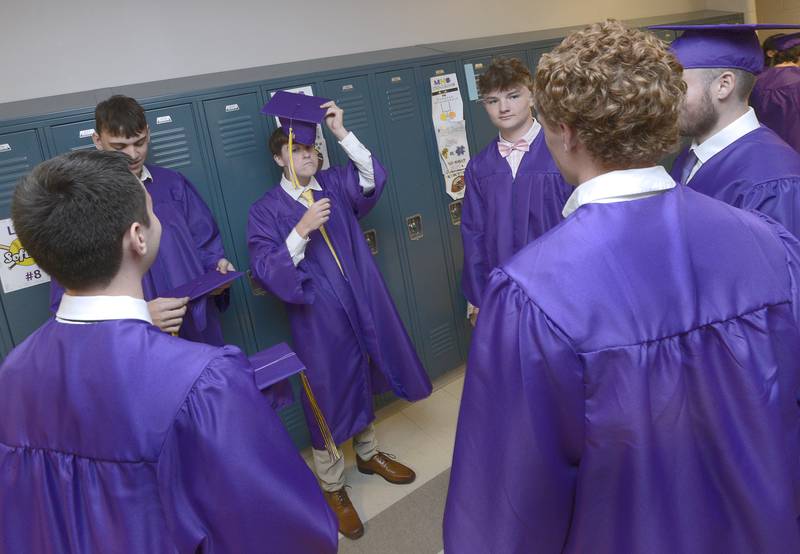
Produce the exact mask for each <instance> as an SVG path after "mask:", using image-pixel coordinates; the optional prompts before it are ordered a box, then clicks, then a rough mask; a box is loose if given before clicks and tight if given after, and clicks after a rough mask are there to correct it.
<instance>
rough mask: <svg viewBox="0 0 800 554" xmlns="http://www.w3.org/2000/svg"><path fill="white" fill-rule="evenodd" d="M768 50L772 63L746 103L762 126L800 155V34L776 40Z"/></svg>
mask: <svg viewBox="0 0 800 554" xmlns="http://www.w3.org/2000/svg"><path fill="white" fill-rule="evenodd" d="M770 38H772V37H770ZM772 47H773V48H774V49H775V56H774V57H773V60H774V62H775V63H774V65H773V67H770V68H769V69H767V70H766V71H764V73H762V74H761V75H759V76H758V80H757V81H756V84H755V86H754V87H753V93H752V94H751V95H750V104H751V105H752V106H753V109H754V110H755V112H756V115H757V116H758V119H759V120H760V121H761V122H762V123H763V124H764V125H766V126H767V127H769V128H770V129H772V130H773V131H775V132H776V133H778V136H780V137H781V138H782V139H783V140H785V141H786V142H787V143H789V144H790V145H791V146H792V147H793V148H794V149H795V150H797V151H798V152H800V33H792V34H790V35H783V36H781V37H778V38H776V39H774V40H773V41H772Z"/></svg>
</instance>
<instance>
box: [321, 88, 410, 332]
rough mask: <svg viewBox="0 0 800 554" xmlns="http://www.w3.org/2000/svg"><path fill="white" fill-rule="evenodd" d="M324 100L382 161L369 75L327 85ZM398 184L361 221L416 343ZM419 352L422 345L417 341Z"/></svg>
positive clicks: (337, 156)
mask: <svg viewBox="0 0 800 554" xmlns="http://www.w3.org/2000/svg"><path fill="white" fill-rule="evenodd" d="M319 94H320V96H324V97H326V98H331V99H333V100H335V101H336V104H337V105H339V106H340V107H341V108H342V109H344V125H345V127H346V128H347V129H348V130H349V131H352V132H353V133H354V134H355V135H356V136H357V137H358V140H360V141H361V142H362V143H363V144H364V145H365V146H366V147H367V148H368V149H369V150H370V152H372V154H373V156H376V157H377V158H378V159H379V160H381V161H383V160H382V159H381V148H380V144H381V143H380V140H379V138H378V127H377V121H376V118H375V114H374V113H373V110H372V106H371V104H370V92H369V81H368V78H367V76H366V75H358V76H353V77H349V78H346V79H334V80H330V81H325V82H324V83H323V84H322V88H321V90H320V92H319ZM325 140H326V142H327V144H328V153H329V154H330V157H331V163H332V164H333V163H339V164H344V163H346V162H347V156H346V154H345V153H344V152H343V151H342V148H341V146H339V144H338V142H337V141H336V139H335V138H334V137H333V136H332V135H331V134H330V133H329V132H327V129H326V137H325ZM396 182H397V181H396V180H395V179H394V178H393V177H392V176H391V175H390V176H389V182H388V183H387V188H386V189H385V191H384V193H383V196H382V197H381V199H380V200H379V201H378V204H377V205H376V206H375V207H374V208H373V209H372V211H371V212H370V213H369V214H368V215H367V216H366V217H364V218H363V219H362V220H361V228H362V229H363V231H364V235H365V240H368V242H369V244H370V248H371V249H372V253H373V255H374V256H375V261H376V262H377V264H378V267H379V268H380V270H381V273H382V274H383V279H384V281H385V282H386V286H387V287H388V289H389V292H390V293H391V295H392V299H393V300H394V303H395V305H396V306H397V311H398V312H399V314H400V317H401V318H402V319H403V322H404V323H405V325H406V329H407V330H408V332H409V335H410V336H411V337H412V339H415V333H414V328H413V327H412V326H411V325H410V324H411V322H412V319H411V313H410V311H409V299H408V297H407V295H406V284H405V281H404V277H403V265H402V260H401V257H400V256H401V254H400V248H399V245H398V237H397V231H396V230H397V229H398V228H399V225H398V224H397V223H396V220H395V217H396V216H395V210H394V208H393V201H392V191H391V189H392V187H393V186H395V184H396ZM414 342H415V344H417V347H418V348H419V342H418V341H417V340H414Z"/></svg>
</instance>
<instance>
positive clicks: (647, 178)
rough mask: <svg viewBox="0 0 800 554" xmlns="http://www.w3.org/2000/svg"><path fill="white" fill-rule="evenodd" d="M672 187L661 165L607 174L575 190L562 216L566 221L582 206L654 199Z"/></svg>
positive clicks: (671, 181)
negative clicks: (653, 197)
mask: <svg viewBox="0 0 800 554" xmlns="http://www.w3.org/2000/svg"><path fill="white" fill-rule="evenodd" d="M674 187H675V181H673V180H672V177H670V176H669V173H667V170H666V169H664V168H663V167H661V166H660V165H657V166H654V167H645V168H640V169H622V170H618V171H610V172H608V173H603V174H602V175H598V176H597V177H594V178H593V179H589V180H588V181H586V182H585V183H583V184H582V185H580V186H578V187H576V188H575V190H574V191H573V192H572V194H571V195H570V197H569V199H568V200H567V203H566V204H565V205H564V209H563V210H562V212H561V213H562V214H563V215H564V217H569V216H570V214H571V213H572V212H574V211H575V210H577V209H578V208H580V207H581V206H583V205H584V204H610V203H613V202H628V201H630V200H638V199H640V198H647V197H648V196H654V195H656V194H659V193H661V192H664V191H666V190H669V189H671V188H674Z"/></svg>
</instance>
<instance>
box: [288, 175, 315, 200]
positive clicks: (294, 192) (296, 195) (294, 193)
mask: <svg viewBox="0 0 800 554" xmlns="http://www.w3.org/2000/svg"><path fill="white" fill-rule="evenodd" d="M281 188H282V189H283V190H285V191H286V194H288V195H289V196H291V197H292V200H299V199H300V195H301V194H303V192H305V190H306V189H311V190H322V187H321V186H320V184H319V183H318V182H317V179H316V178H315V177H314V176H313V175H312V176H311V181H309V182H308V185H306V186H304V187H300V188H294V184H293V183H292V182H291V181H290V180H289V179H287V178H286V175H281Z"/></svg>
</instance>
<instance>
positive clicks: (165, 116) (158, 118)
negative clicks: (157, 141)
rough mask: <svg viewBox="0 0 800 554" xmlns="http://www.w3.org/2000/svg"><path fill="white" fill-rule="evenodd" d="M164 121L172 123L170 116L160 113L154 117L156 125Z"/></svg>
mask: <svg viewBox="0 0 800 554" xmlns="http://www.w3.org/2000/svg"><path fill="white" fill-rule="evenodd" d="M164 123H172V116H171V115H162V116H159V117H157V118H156V125H163V124H164Z"/></svg>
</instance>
